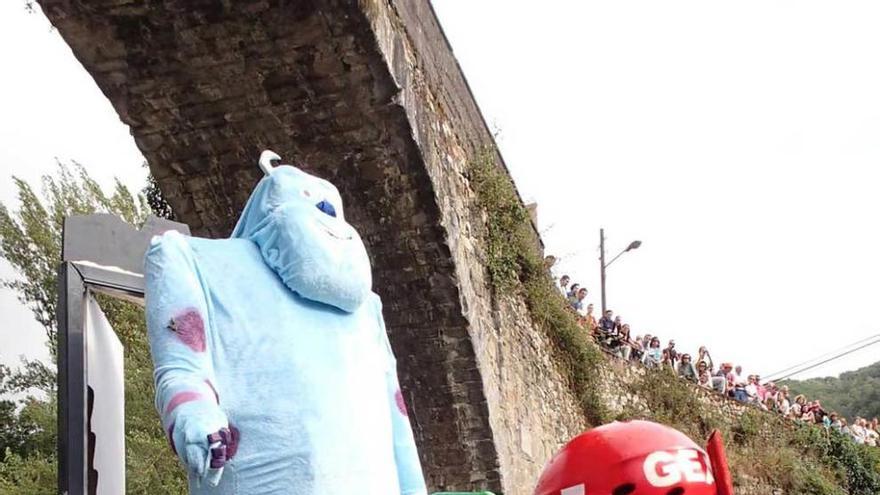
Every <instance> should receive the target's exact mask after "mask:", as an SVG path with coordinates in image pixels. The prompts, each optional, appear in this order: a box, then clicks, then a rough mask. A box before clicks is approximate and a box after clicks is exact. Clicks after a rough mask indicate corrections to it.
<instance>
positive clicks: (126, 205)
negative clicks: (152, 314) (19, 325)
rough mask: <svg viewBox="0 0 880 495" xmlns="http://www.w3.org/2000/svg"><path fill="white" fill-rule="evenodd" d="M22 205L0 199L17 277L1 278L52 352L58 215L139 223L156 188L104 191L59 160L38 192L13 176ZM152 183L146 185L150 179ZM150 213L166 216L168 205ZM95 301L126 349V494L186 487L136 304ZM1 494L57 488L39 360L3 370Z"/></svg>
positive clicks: (45, 380) (51, 414)
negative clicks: (157, 399) (100, 215)
mask: <svg viewBox="0 0 880 495" xmlns="http://www.w3.org/2000/svg"><path fill="white" fill-rule="evenodd" d="M13 180H14V182H15V184H16V186H17V188H18V199H19V202H20V205H19V208H18V209H17V210H15V211H14V212H12V211H10V209H9V208H8V207H7V206H6V205H3V204H0V257H3V258H4V259H6V261H8V262H9V263H10V265H12V267H13V268H14V269H15V270H16V272H17V273H18V277H17V278H15V279H11V280H3V281H2V282H0V283H2V286H3V287H6V288H9V289H12V290H13V291H14V292H15V293H16V294H17V296H18V299H19V300H20V301H21V302H22V304H24V305H26V306H27V307H28V308H30V309H31V311H32V313H33V315H34V318H35V319H36V321H37V322H38V323H40V325H41V326H42V327H43V329H44V331H45V333H46V337H47V345H48V346H49V350H50V351H51V355H52V357H53V360H54V357H55V355H56V352H57V347H56V345H57V327H56V320H55V318H56V307H57V306H56V305H57V298H56V288H55V283H56V282H55V279H56V270H57V267H58V265H59V263H60V261H61V230H62V222H63V220H64V217H65V216H68V215H71V214H90V213H96V212H109V213H113V214H116V215H118V216H120V217H121V218H122V219H123V220H125V221H126V222H128V223H130V224H132V225H135V226H140V225H141V224H142V223H143V221H144V220H145V218H146V215H147V212H149V211H150V208H149V206H152V205H153V204H154V200H155V201H156V202H155V204H157V205H158V204H161V203H160V202H159V201H161V202H163V203H164V200H162V198H161V192H159V191H158V188H155V187H154V191H153V193H151V194H153V199H152V200H150V201H149V203H148V200H147V198H145V197H144V196H143V195H138V196H137V197H135V196H134V195H132V194H131V192H130V191H129V190H128V188H126V187H125V186H124V185H123V184H122V183H121V182H119V181H118V180H117V181H116V182H115V184H114V188H113V192H112V194H110V195H107V194H106V193H105V192H104V191H103V190H102V189H101V187H100V186H99V185H98V184H97V183H96V182H95V181H94V180H93V179H92V178H91V177H89V175H88V173H87V172H86V170H85V168H84V167H82V166H81V165H79V164H77V163H74V164H73V166H72V167H70V166H67V165H65V164H62V163H59V164H58V172H57V173H56V174H55V175H54V176H48V175H47V176H44V177H43V178H42V189H41V195H37V194H36V193H35V192H34V189H33V188H32V187H31V186H30V185H29V184H28V183H26V182H25V181H23V180H20V179H18V178H13ZM148 188H149V186H148ZM157 213H160V214H164V215H168V214H170V209H167V210H165V211H159V212H157ZM98 299H99V303H100V305H101V307H102V309H103V310H104V313H105V314H106V315H107V318H108V320H109V321H110V323H111V324H112V326H113V328H114V330H115V331H116V333H117V335H118V336H119V338H120V340H121V341H122V343H123V345H124V346H125V370H126V372H125V408H126V450H127V452H126V470H127V474H128V476H127V485H128V487H127V488H128V489H127V491H128V493H144V494H147V493H150V494H152V493H186V481H185V478H184V473H183V470H182V469H181V468H180V467H179V466H178V465H177V461H176V459H175V457H174V455H173V454H172V452H171V451H170V449H169V448H168V444H167V440H166V439H165V435H164V432H163V431H162V428H161V425H160V421H159V417H158V415H157V413H156V411H155V409H154V408H153V381H152V362H151V359H150V354H149V345H148V342H147V337H146V329H145V323H144V315H143V310H142V309H140V308H139V307H137V306H135V305H133V304H130V303H126V302H123V301H120V300H114V299H111V298H108V297H99V298H98ZM3 397H5V398H4V399H2V400H0V449H2V450H0V494H6V493H10V494H12V493H15V494H29V493H34V494H37V493H39V494H43V493H53V492H54V491H55V489H56V484H57V480H56V469H57V467H56V466H57V462H56V459H55V442H56V438H57V432H56V429H55V417H56V402H55V401H56V395H55V371H54V369H52V367H50V366H48V365H46V364H45V363H40V362H35V361H25V362H23V365H22V366H21V367H20V368H19V369H17V370H12V369H10V368H8V367H2V368H0V398H3Z"/></svg>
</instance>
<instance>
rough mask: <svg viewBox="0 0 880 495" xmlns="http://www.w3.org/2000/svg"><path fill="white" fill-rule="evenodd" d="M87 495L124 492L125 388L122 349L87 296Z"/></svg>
mask: <svg viewBox="0 0 880 495" xmlns="http://www.w3.org/2000/svg"><path fill="white" fill-rule="evenodd" d="M86 355H87V356H88V363H87V366H88V367H87V370H88V372H87V374H88V378H87V383H88V397H87V408H88V409H87V414H88V416H87V418H86V419H87V428H88V438H89V443H88V450H87V452H86V462H87V463H88V477H89V495H92V494H95V495H121V494H124V493H125V388H124V381H125V375H124V369H123V347H122V343H121V342H119V339H118V338H117V337H116V332H114V331H113V328H111V327H110V322H109V321H107V317H106V316H104V312H103V311H101V307H100V306H98V302H97V301H96V300H95V298H94V297H93V296H92V295H91V294H89V296H88V298H87V302H86Z"/></svg>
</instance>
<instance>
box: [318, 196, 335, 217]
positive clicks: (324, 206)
mask: <svg viewBox="0 0 880 495" xmlns="http://www.w3.org/2000/svg"><path fill="white" fill-rule="evenodd" d="M315 206H317V207H318V209H319V210H321V211H323V212H324V213H326V214H328V215H330V216H331V217H334V218H336V208H334V207H333V205H332V204H331V203H330V202H329V201H326V200H325V201H321V202H320V203H318V204H316V205H315Z"/></svg>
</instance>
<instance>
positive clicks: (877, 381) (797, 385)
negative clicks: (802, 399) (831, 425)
mask: <svg viewBox="0 0 880 495" xmlns="http://www.w3.org/2000/svg"><path fill="white" fill-rule="evenodd" d="M786 384H787V385H788V386H789V388H790V389H791V390H792V391H793V392H794V393H795V394H804V395H806V396H807V397H809V398H810V399H817V400H820V401H821V402H822V406H823V407H824V408H825V410H827V411H837V412H838V413H840V414H842V415H843V416H845V417H847V418H854V417H856V416H861V417H863V418H868V419H870V418H876V417H878V416H880V361H878V362H876V363H874V364H872V365H870V366H866V367H864V368H859V369H857V370H855V371H847V372H846V373H843V374H841V375H840V376H839V377H824V378H811V379H809V380H802V381H799V380H792V381H788V382H786Z"/></svg>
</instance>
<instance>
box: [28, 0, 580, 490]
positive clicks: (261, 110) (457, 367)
mask: <svg viewBox="0 0 880 495" xmlns="http://www.w3.org/2000/svg"><path fill="white" fill-rule="evenodd" d="M39 3H40V5H41V6H42V8H43V10H44V12H45V13H46V14H47V16H48V17H49V19H50V20H51V22H52V23H53V25H54V26H55V27H56V28H57V29H58V31H59V32H60V34H61V35H62V36H63V38H64V39H65V40H66V41H67V43H68V44H69V45H70V46H71V48H72V49H73V53H74V55H75V56H76V57H77V58H78V59H79V60H80V62H81V63H82V64H83V65H84V66H85V68H86V69H87V70H88V71H89V72H90V74H91V75H92V77H93V78H94V79H95V81H96V82H97V84H98V86H99V87H100V88H101V90H102V91H103V92H104V94H105V95H106V96H107V97H108V99H109V100H110V102H111V103H112V105H113V107H114V108H115V109H116V111H117V113H118V114H119V117H120V119H121V120H122V122H124V123H125V124H127V125H128V126H129V127H130V129H131V133H132V135H133V136H134V139H135V142H136V143H137V146H138V147H139V148H140V149H141V151H142V152H143V154H144V156H145V157H146V158H147V160H148V163H149V166H150V170H151V171H152V173H153V175H154V176H155V178H156V179H157V181H158V183H159V185H160V188H161V189H162V192H163V193H164V195H165V196H166V198H167V200H168V201H169V202H170V203H171V205H172V207H173V209H174V211H175V213H176V215H177V216H178V219H179V220H180V221H183V222H186V223H187V224H189V226H190V227H191V229H192V231H193V232H194V233H195V234H197V235H203V236H208V237H219V236H226V235H228V234H229V232H230V231H231V229H232V227H233V225H234V222H235V220H236V218H237V216H238V214H239V212H240V211H241V208H242V206H243V205H244V203H245V201H246V200H247V197H248V195H249V193H250V191H251V189H252V187H253V185H254V184H255V183H256V181H257V180H259V178H260V172H259V170H258V168H257V167H256V165H255V159H256V157H257V156H258V154H259V152H260V151H261V150H263V149H265V148H271V149H273V150H275V151H277V152H278V153H279V154H281V155H282V156H283V157H285V158H286V159H289V158H293V161H295V162H298V163H300V164H302V166H303V168H305V169H307V170H309V171H311V172H313V173H315V174H317V175H320V176H322V177H325V178H327V179H329V180H331V181H332V182H334V183H335V184H336V185H337V186H338V187H339V189H340V191H341V192H342V194H343V198H344V200H345V202H346V204H347V208H346V210H347V216H348V217H349V221H350V222H351V223H352V224H353V225H355V226H356V227H357V228H358V230H359V231H360V233H361V235H362V236H363V238H364V240H365V242H366V244H367V246H368V250H369V252H370V255H371V258H372V261H373V267H374V284H375V289H376V291H377V292H378V293H379V294H380V295H381V296H382V299H383V301H384V308H385V317H386V321H387V324H388V328H389V333H390V337H391V341H392V345H393V347H394V350H395V353H396V355H397V357H398V364H399V370H400V378H401V382H402V386H403V388H404V392H405V394H404V395H405V397H406V401H407V405H408V407H409V410H410V417H411V420H412V422H413V427H414V431H415V434H416V438H417V442H418V443H419V447H420V452H421V456H422V462H423V466H424V469H425V472H426V476H427V478H428V483H429V486H430V488H432V489H447V490H449V489H461V490H464V489H490V490H494V491H496V492H499V493H500V492H504V493H508V494H514V493H529V492H530V489H531V486H532V483H533V482H534V479H535V476H536V475H537V474H538V472H539V471H540V468H541V466H542V465H543V463H544V462H546V460H547V458H548V457H549V455H550V453H551V452H552V451H553V450H554V449H555V448H556V447H557V446H558V445H559V443H560V442H561V441H563V440H564V439H566V438H568V437H570V436H571V435H573V434H574V433H575V432H576V431H577V430H578V429H580V428H582V427H583V419H582V415H580V414H579V413H578V412H577V408H576V406H575V404H574V400H573V399H572V397H571V395H570V394H569V393H568V392H567V389H566V387H565V386H564V385H560V384H563V383H564V380H563V379H562V378H561V376H559V375H558V371H557V370H556V369H555V366H554V365H553V363H552V359H551V358H550V357H549V356H550V353H549V352H547V348H548V343H547V342H546V341H545V340H544V339H543V338H541V337H540V336H536V333H535V332H534V331H533V328H532V327H531V325H530V324H528V323H525V321H527V320H528V318H527V316H526V315H527V313H526V312H525V311H524V308H523V306H522V304H521V302H516V301H514V302H507V303H503V304H499V303H497V302H496V303H493V301H492V298H491V291H490V289H489V287H488V284H487V280H486V279H485V273H484V269H483V267H482V264H481V262H480V259H481V255H480V247H479V242H478V241H477V237H478V236H477V233H476V231H477V229H478V228H479V226H480V225H482V222H483V221H484V220H483V219H482V217H481V216H480V215H479V214H478V213H476V212H475V210H474V208H473V191H471V190H470V188H469V184H468V180H467V174H466V168H467V166H468V163H469V162H470V160H471V159H472V158H473V157H474V156H475V155H476V154H478V153H480V152H482V151H483V150H486V149H490V150H494V149H495V145H494V141H493V139H492V136H491V133H490V132H489V131H488V129H487V127H486V125H485V123H484V121H483V119H482V117H481V115H480V113H479V109H478V108H477V105H476V103H475V101H474V99H473V96H472V95H471V93H470V90H469V89H468V87H467V83H466V81H465V79H464V77H463V75H462V73H461V70H460V68H459V67H458V64H457V62H456V61H455V58H454V55H453V54H452V50H451V48H450V47H449V45H448V43H447V41H446V39H445V37H444V35H443V33H442V30H441V28H440V26H439V24H438V21H437V19H436V16H435V15H434V13H433V11H432V9H431V6H430V4H429V2H428V1H427V0H384V1H381V0H360V1H355V0H351V1H344V0H298V1H283V0H275V1H271V0H249V1H242V0H236V1H228V0H40V1H39ZM496 156H497V153H496ZM498 162H499V166H503V164H501V161H500V157H499V159H498ZM551 401H552V404H553V405H552V406H550V407H548V403H549V402H551ZM353 407H356V406H355V405H353Z"/></svg>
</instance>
